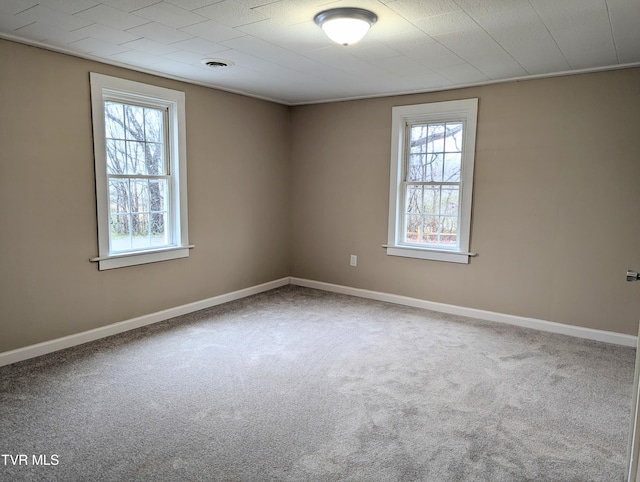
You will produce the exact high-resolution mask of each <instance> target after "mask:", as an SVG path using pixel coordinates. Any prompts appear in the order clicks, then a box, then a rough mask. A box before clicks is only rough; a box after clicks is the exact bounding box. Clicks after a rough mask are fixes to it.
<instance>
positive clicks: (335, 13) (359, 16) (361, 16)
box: [313, 8, 378, 45]
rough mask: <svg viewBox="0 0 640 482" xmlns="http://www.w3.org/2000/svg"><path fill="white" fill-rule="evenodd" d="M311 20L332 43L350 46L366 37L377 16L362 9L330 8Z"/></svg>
mask: <svg viewBox="0 0 640 482" xmlns="http://www.w3.org/2000/svg"><path fill="white" fill-rule="evenodd" d="M313 20H314V21H315V22H316V23H317V24H318V25H320V27H322V30H324V33H326V34H327V37H329V38H330V39H331V40H333V41H334V42H336V43H339V44H342V45H351V44H354V43H356V42H358V41H359V40H361V39H362V37H364V36H365V35H366V33H367V32H368V31H369V27H371V26H372V25H373V24H374V23H376V21H377V20H378V16H377V15H376V14H375V13H373V12H370V11H369V10H364V9H362V8H332V9H331V10H324V11H323V12H320V13H319V14H318V15H316V16H315V17H314V18H313Z"/></svg>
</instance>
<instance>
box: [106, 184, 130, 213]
mask: <svg viewBox="0 0 640 482" xmlns="http://www.w3.org/2000/svg"><path fill="white" fill-rule="evenodd" d="M109 210H110V211H111V213H113V214H115V213H128V212H129V181H128V180H126V179H111V180H110V181H109Z"/></svg>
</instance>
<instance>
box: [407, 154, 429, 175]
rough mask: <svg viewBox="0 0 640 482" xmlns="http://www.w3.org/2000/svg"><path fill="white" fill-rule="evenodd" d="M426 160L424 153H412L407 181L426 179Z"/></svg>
mask: <svg viewBox="0 0 640 482" xmlns="http://www.w3.org/2000/svg"><path fill="white" fill-rule="evenodd" d="M425 168H426V160H425V156H424V154H411V156H410V157H409V172H408V176H407V181H413V182H422V181H424V180H425V172H426V171H425Z"/></svg>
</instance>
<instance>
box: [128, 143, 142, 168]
mask: <svg viewBox="0 0 640 482" xmlns="http://www.w3.org/2000/svg"><path fill="white" fill-rule="evenodd" d="M144 155H145V152H144V143H143V142H136V141H127V172H126V173H127V174H146V170H145V162H144V161H145V156H144Z"/></svg>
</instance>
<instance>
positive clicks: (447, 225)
mask: <svg viewBox="0 0 640 482" xmlns="http://www.w3.org/2000/svg"><path fill="white" fill-rule="evenodd" d="M440 231H441V232H440V244H443V245H447V246H455V245H457V244H458V217H457V216H455V217H454V216H443V217H442V218H441V219H440Z"/></svg>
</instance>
